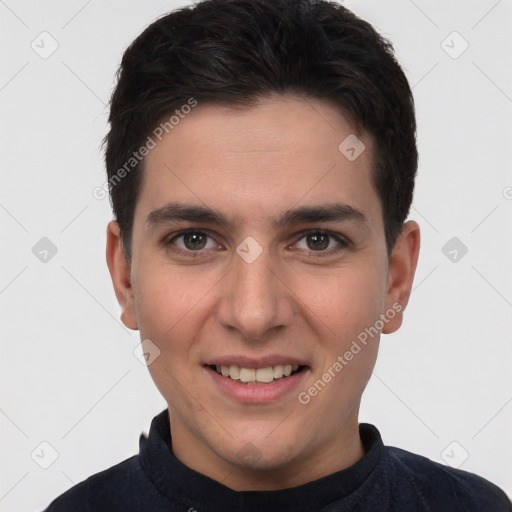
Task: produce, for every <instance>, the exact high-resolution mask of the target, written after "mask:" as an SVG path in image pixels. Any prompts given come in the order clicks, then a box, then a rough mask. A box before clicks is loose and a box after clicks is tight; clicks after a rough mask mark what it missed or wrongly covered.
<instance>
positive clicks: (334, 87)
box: [47, 0, 512, 512]
mask: <svg viewBox="0 0 512 512" xmlns="http://www.w3.org/2000/svg"><path fill="white" fill-rule="evenodd" d="M110 125H111V129H110V132H109V134H108V136H107V137H106V148H107V150H106V166H107V173H108V178H109V186H110V194H111V199H112V205H113V209H114V214H115V218H116V220H115V221H112V222H111V223H110V224H109V225H108V230H107V262H108V266H109V269H110V273H111V276H112V280H113V284H114V288H115V292H116V296H117V298H118V301H119V303H120V305H121V310H122V313H121V318H122V321H123V323H124V324H125V325H126V326H127V327H129V328H131V329H138V330H139V331H140V335H141V340H142V345H143V348H144V352H145V353H146V357H147V362H148V368H149V371H150V373H151V376H152V378H153V380H154V381H155V384H156V385H157V387H158V389H159V390H160V392H161V393H162V395H163V397H164V398H165V400H166V401H167V403H168V410H165V411H163V412H162V413H161V414H159V415H158V416H156V417H155V418H154V420H153V422H152V425H151V429H150V432H149V436H148V437H147V438H146V437H145V436H141V440H140V454H139V455H137V456H134V457H132V458H130V459H128V460H126V461H124V462H122V463H120V464H118V465H117V466H114V467H112V468H110V469H108V470H106V471H103V472H101V473H99V474H97V475H94V476H92V477H90V478H89V479H87V480H86V481H84V482H82V483H80V484H78V485H77V486H75V487H73V488H72V489H70V490H69V491H68V492H66V493H65V494H63V495H62V496H61V497H60V498H57V499H56V500H55V501H54V502H53V503H52V504H51V505H50V507H49V508H48V509H47V510H48V511H50V512H57V511H61V510H73V511H80V510H84V511H85V510H87V511H102V510H105V511H107V510H108V511H115V510H120V511H121V510H122V511H136V510H137V511H139V510H140V511H142V510H144V511H164V510H166V511H168V510H173V511H174V510H183V511H185V510H188V511H189V512H191V511H198V512H202V511H217V510H219V511H220V510H223V511H225V510H244V511H251V510H254V511H256V510H265V511H273V510H276V511H277V510H279V511H282V510H294V511H301V510H303V511H313V510H325V511H356V510H357V511H364V510H372V511H374V510H379V511H388V510H389V511H391V510H393V511H407V512H412V511H452V510H453V511H455V510H457V511H459V510H460V511H487V510H489V511H510V510H512V504H511V503H510V502H509V500H508V499H507V497H506V496H505V494H504V493H503V492H502V491H501V490H500V489H498V488H497V487H496V486H494V485H493V484H491V483H490V482H487V481H486V480H484V479H482V478H480V477H478V476H476V475H473V474H470V473H467V472H464V471H460V470H455V469H452V468H449V467H444V466H442V465H439V464H437V463H434V462H432V461H430V460H428V459H426V458H424V457H421V456H418V455H415V454H412V453H409V452H406V451H404V450H401V449H398V448H391V447H385V446H384V445H383V443H382V440H381V438H380V435H379V432H378V430H377V429H376V428H375V427H374V426H372V425H369V424H359V422H358V411H359V404H360V400H361V396H362V393H363V391H364V389H365V387H366V384H367V382H368V380H369V378H370V376H371V373H372V370H373V367H374V364H375V360H376V357H377V351H378V344H379V337H380V333H381V332H383V333H391V332H394V331H396V330H397V329H398V328H399V327H400V325H401V322H402V317H403V313H404V310H405V308H406V306H407V302H408V299H409V295H410V292H411V286H412V282H413V278H414V272H415V269H416V263H417V259H418V253H419V243H420V235H419V228H418V225H417V224H416V223H415V222H412V221H409V222H406V218H407V214H408V211H409V207H410V204H411V201H412V194H413V188H414V178H415V174H416V169H417V150H416V141H415V127H416V125H415V116H414V104H413V99H412V95H411V91H410V88H409V85H408V83H407V80H406V78H405V76H404V74H403V72H402V70H401V68H400V66H399V65H398V63H397V62H396V60H395V59H394V56H393V52H392V48H391V45H390V44H389V43H388V42H387V41H385V40H384V39H383V38H382V37H381V36H379V35H378V34H377V33H376V32H375V31H374V29H373V28H372V27H371V26H370V25H369V24H368V23H366V22H364V21H362V20H360V19H359V18H357V17H356V16H355V15H354V14H352V13H351V12H350V11H348V10H347V9H346V8H344V7H342V6H340V5H337V4H334V3H332V4H331V3H327V2H323V1H317V2H314V1H311V0H295V1H290V0H277V1H271V0H233V1H229V0H207V1H204V2H201V3H199V4H197V5H196V6H194V7H193V8H192V7H191V8H185V9H182V10H179V11H176V12H173V13H171V14H169V15H167V16H165V17H163V18H161V19H159V20H157V21H156V22H155V23H153V24H152V25H151V26H150V27H148V28H147V29H146V30H145V31H144V32H143V33H142V34H141V35H140V36H139V37H138V38H137V39H136V40H135V41H134V43H133V44H132V45H131V46H130V47H129V48H128V50H127V51H126V53H125V55H124V57H123V61H122V64H121V69H120V74H119V82H118V84H117V87H116V90H115V92H114V94H113V97H112V102H111V111H110Z"/></svg>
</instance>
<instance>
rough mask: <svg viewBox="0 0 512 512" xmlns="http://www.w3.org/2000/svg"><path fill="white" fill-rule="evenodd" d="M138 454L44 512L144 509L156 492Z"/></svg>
mask: <svg viewBox="0 0 512 512" xmlns="http://www.w3.org/2000/svg"><path fill="white" fill-rule="evenodd" d="M153 489H154V488H153V486H152V485H151V481H150V480H149V479H148V478H147V476H146V475H145V473H144V471H143V469H142V467H141V465H140V460H139V456H138V455H135V456H133V457H130V458H129V459H126V460H124V461H123V462H120V463H119V464H116V465H115V466H112V467H111V468H109V469H106V470H104V471H101V472H99V473H96V474H94V475H92V476H90V477H89V478H87V479H86V480H84V481H83V482H80V483H79V484H76V485H74V486H73V487H71V488H70V489H68V490H67V491H66V492H64V493H63V494H61V495H60V496H59V497H58V498H56V499H54V500H53V501H52V502H51V503H50V505H49V506H48V507H47V508H46V509H45V510H44V512H61V511H69V510H73V512H100V511H103V510H105V511H109V512H112V511H115V510H123V511H125V512H128V511H132V510H133V511H135V510H144V507H143V502H142V501H143V500H147V498H148V496H151V495H152V493H153V492H154V491H153Z"/></svg>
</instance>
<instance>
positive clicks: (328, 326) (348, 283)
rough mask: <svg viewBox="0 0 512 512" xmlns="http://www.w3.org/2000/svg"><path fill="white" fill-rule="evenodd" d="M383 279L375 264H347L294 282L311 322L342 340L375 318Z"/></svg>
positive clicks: (367, 325) (382, 295)
mask: <svg viewBox="0 0 512 512" xmlns="http://www.w3.org/2000/svg"><path fill="white" fill-rule="evenodd" d="M384 282H385V276H383V274H382V272H381V271H380V270H379V269H378V267H375V266H370V265H365V266H350V267H347V268H342V269H336V270H333V271H332V272H331V273H329V274H328V275H325V274H324V275H323V276H321V277H319V278H308V279H303V280H302V282H301V283H297V295H298V296H299V297H300V302H302V303H303V304H304V306H305V307H304V314H305V315H308V316H309V317H310V320H311V322H314V323H315V325H317V328H318V329H320V330H322V331H325V332H326V334H330V336H328V338H329V339H331V338H334V339H337V340H339V341H340V342H343V341H347V340H348V338H350V337H352V336H357V335H358V334H359V332H361V331H362V330H364V329H365V328H367V327H369V326H371V325H373V324H374V323H375V321H376V320H377V319H378V317H379V314H380V312H381V310H382V306H383V304H384V300H385V287H384ZM308 311H309V314H308ZM315 319H316V320H315Z"/></svg>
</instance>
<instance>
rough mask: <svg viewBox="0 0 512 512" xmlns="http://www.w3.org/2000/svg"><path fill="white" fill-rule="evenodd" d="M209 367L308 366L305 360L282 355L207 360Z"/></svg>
mask: <svg viewBox="0 0 512 512" xmlns="http://www.w3.org/2000/svg"><path fill="white" fill-rule="evenodd" d="M204 364H205V365H207V366H231V365H235V366H238V367H241V368H254V369H256V368H267V367H269V366H277V365H278V364H282V365H285V364H291V365H298V366H307V363H306V361H305V360H304V359H299V358H297V357H295V356H282V355H267V356H262V357H247V356H233V355H230V356H225V357H222V356H219V357H214V358H212V359H209V360H207V361H206V362H205V363H204Z"/></svg>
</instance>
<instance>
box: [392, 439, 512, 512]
mask: <svg viewBox="0 0 512 512" xmlns="http://www.w3.org/2000/svg"><path fill="white" fill-rule="evenodd" d="M386 452H387V455H388V460H389V461H390V463H391V465H392V466H393V467H394V469H395V471H393V473H394V474H395V475H396V476H397V477H398V478H403V479H404V480H406V481H408V482H409V485H410V486H411V487H413V488H414V489H413V490H414V492H415V493H416V494H417V495H419V496H420V497H421V500H422V501H423V502H424V503H425V504H426V505H427V504H428V506H430V507H432V508H433V510H450V511H451V510H453V511H454V512H455V511H461V512H470V511H482V510H492V511H493V512H511V511H512V503H511V501H510V500H509V499H508V498H507V496H506V494H505V493H504V492H503V491H502V490H501V489H500V488H499V487H498V486H496V485H494V484H493V483H491V482H489V481H488V480H486V479H485V478H482V477H480V476H478V475H475V474H473V473H469V472H468V471H463V470H460V469H455V468H452V467H449V466H445V465H443V464H439V463H437V462H434V461H432V460H430V459H428V458H426V457H423V456H421V455H417V454H414V453H411V452H408V451H406V450H402V449H400V448H395V447H389V446H388V447H386ZM448 504H449V506H450V508H449V509H448V508H447V505H448Z"/></svg>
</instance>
